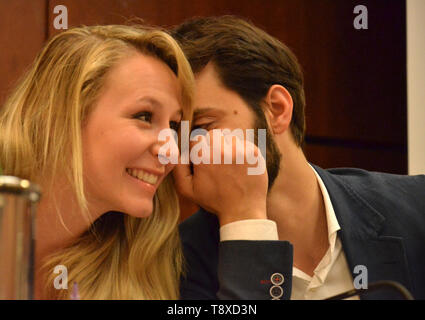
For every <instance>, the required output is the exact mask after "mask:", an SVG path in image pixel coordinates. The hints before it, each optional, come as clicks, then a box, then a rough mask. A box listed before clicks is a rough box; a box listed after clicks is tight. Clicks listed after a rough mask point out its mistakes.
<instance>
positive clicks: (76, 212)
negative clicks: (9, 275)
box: [34, 188, 100, 299]
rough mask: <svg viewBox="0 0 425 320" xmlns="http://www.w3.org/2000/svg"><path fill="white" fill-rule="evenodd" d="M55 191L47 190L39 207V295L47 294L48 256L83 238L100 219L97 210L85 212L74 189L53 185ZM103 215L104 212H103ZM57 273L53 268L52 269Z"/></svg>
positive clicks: (37, 245)
mask: <svg viewBox="0 0 425 320" xmlns="http://www.w3.org/2000/svg"><path fill="white" fill-rule="evenodd" d="M50 190H56V191H54V192H48V191H44V192H43V197H42V199H41V201H40V203H39V205H38V207H37V215H36V219H35V221H36V226H35V227H36V231H35V237H36V245H35V261H34V263H35V270H34V271H35V297H36V299H41V298H43V297H44V295H43V289H42V288H44V285H45V284H44V281H45V280H44V279H45V275H44V274H42V270H41V268H42V266H43V264H44V262H45V259H46V258H47V257H48V256H50V255H51V254H53V253H54V252H57V251H59V250H61V249H63V248H65V247H67V246H69V245H71V244H72V243H73V242H74V241H75V240H76V239H78V237H80V236H81V235H82V234H83V233H84V232H85V231H86V230H87V229H88V228H89V227H90V225H91V224H92V223H93V222H94V221H95V220H96V219H97V218H98V216H97V215H96V214H94V212H95V211H93V210H90V208H89V212H90V215H86V216H84V215H83V212H82V210H81V208H80V207H79V205H78V203H77V201H76V198H75V196H74V194H73V192H71V191H70V188H51V189H50ZM99 216H100V215H99ZM51 272H53V270H51Z"/></svg>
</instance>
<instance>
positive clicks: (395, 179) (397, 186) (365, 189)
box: [324, 168, 425, 200]
mask: <svg viewBox="0 0 425 320" xmlns="http://www.w3.org/2000/svg"><path fill="white" fill-rule="evenodd" d="M324 171H325V172H326V173H327V174H328V175H329V176H330V177H331V178H332V179H335V180H339V181H340V182H341V183H343V184H344V185H345V186H349V187H350V188H351V189H352V190H354V191H355V192H357V193H359V194H361V195H362V196H366V197H367V196H374V195H380V197H385V198H395V197H397V198H398V197H400V196H401V197H402V198H406V199H409V198H416V197H417V196H419V195H422V196H425V175H415V176H408V175H399V174H391V173H383V172H373V171H367V170H363V169H356V168H335V169H326V170H324ZM398 200H400V198H399V199H398Z"/></svg>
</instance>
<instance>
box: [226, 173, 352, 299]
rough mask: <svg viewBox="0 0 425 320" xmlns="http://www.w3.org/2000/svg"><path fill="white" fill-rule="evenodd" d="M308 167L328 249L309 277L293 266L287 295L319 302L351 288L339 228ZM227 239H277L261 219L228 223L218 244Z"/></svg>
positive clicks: (271, 224)
mask: <svg viewBox="0 0 425 320" xmlns="http://www.w3.org/2000/svg"><path fill="white" fill-rule="evenodd" d="M311 168H312V170H313V171H314V173H315V175H316V178H317V181H318V183H319V185H320V190H321V192H322V196H323V200H324V203H325V209H326V221H327V226H328V240H329V248H328V250H327V252H326V253H325V255H324V256H323V258H322V260H321V261H320V262H319V264H318V265H317V267H316V268H315V269H314V275H313V276H312V277H311V276H309V275H308V274H306V273H304V272H303V271H302V270H299V269H298V268H296V267H293V270H292V273H293V274H292V293H291V299H293V300H322V299H326V298H328V297H331V296H334V295H337V294H339V293H342V292H345V291H348V290H351V289H354V284H353V278H352V276H351V271H350V269H349V267H348V264H347V259H346V258H345V254H344V250H342V244H341V240H340V239H339V237H338V235H337V231H338V230H340V229H341V227H340V226H339V224H338V220H337V219H336V216H335V211H334V209H333V206H332V202H331V199H330V197H329V194H328V191H327V190H326V187H325V185H324V183H323V181H322V179H321V178H320V176H319V175H318V174H317V172H316V170H314V168H313V167H311ZM228 240H278V233H277V226H276V223H275V222H274V221H272V220H262V219H252V220H242V221H236V222H232V223H229V224H226V225H224V226H223V227H221V228H220V241H228ZM351 299H358V297H353V298H351Z"/></svg>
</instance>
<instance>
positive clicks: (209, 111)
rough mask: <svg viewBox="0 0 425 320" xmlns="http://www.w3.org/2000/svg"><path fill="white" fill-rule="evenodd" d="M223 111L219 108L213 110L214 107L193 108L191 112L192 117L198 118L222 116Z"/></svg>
mask: <svg viewBox="0 0 425 320" xmlns="http://www.w3.org/2000/svg"><path fill="white" fill-rule="evenodd" d="M225 113H226V112H225V110H223V109H220V108H217V107H216V108H214V107H210V106H208V107H195V110H194V111H193V117H194V118H197V117H198V118H199V117H202V116H205V115H223V114H225Z"/></svg>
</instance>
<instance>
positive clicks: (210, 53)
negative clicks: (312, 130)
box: [171, 16, 305, 146]
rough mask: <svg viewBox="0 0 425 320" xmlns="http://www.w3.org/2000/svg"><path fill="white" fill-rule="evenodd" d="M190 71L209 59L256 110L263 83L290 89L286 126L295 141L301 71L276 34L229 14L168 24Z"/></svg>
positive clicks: (300, 117) (300, 121) (301, 126)
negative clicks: (289, 123) (171, 26)
mask: <svg viewBox="0 0 425 320" xmlns="http://www.w3.org/2000/svg"><path fill="white" fill-rule="evenodd" d="M171 33H172V35H173V37H174V38H175V39H176V40H177V41H178V42H179V43H180V45H181V47H182V49H183V51H184V52H185V54H186V56H187V58H188V60H189V62H190V64H191V66H192V69H193V72H194V73H197V72H200V71H201V70H202V69H203V68H204V67H205V66H206V65H207V64H208V63H209V62H212V63H213V65H214V68H215V70H216V71H217V74H218V76H219V78H220V80H221V82H222V83H223V84H224V85H225V86H226V87H227V88H229V89H230V90H233V91H235V92H237V93H238V94H239V95H240V97H241V98H242V99H243V100H244V101H245V102H246V103H247V104H248V105H249V106H250V107H251V108H252V110H253V111H254V112H255V114H256V115H257V116H260V117H261V118H262V117H264V111H263V110H262V108H261V102H262V100H263V99H264V98H265V97H266V95H267V92H268V90H269V88H270V87H271V86H272V85H274V84H280V85H282V86H283V87H285V88H286V89H287V90H288V92H289V93H290V94H291V97H292V100H293V103H294V108H293V114H292V121H291V125H290V128H291V132H292V135H293V137H294V140H295V142H296V144H297V145H298V146H301V145H302V143H303V141H304V134H305V116H304V108H305V96H304V88H303V75H302V72H301V68H300V66H299V64H298V61H297V58H296V57H295V55H294V54H293V53H292V52H291V50H290V49H289V48H288V47H286V46H285V45H284V44H283V43H281V42H280V41H279V40H277V39H275V38H273V37H272V36H270V35H268V34H267V33H266V32H264V31H263V30H261V29H259V28H257V27H255V26H254V25H252V24H251V23H249V22H247V21H245V20H243V19H240V18H237V17H234V16H221V17H205V18H194V19H190V20H188V21H186V22H184V23H182V24H181V25H179V26H177V27H176V28H174V29H173V30H172V32H171Z"/></svg>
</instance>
